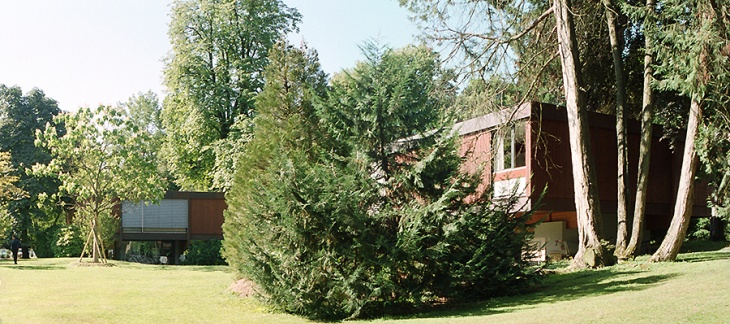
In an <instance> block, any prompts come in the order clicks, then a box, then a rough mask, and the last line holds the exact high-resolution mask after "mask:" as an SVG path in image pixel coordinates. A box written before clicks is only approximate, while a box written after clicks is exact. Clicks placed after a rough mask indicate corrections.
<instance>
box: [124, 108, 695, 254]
mask: <svg viewBox="0 0 730 324" xmlns="http://www.w3.org/2000/svg"><path fill="white" fill-rule="evenodd" d="M588 123H589V125H590V134H591V147H592V154H593V160H594V163H595V167H596V168H595V171H596V178H597V179H596V181H597V182H598V191H599V196H600V204H601V214H602V216H603V219H602V220H603V222H602V223H603V237H604V238H606V239H608V240H609V241H615V238H616V207H617V198H616V195H617V194H616V191H617V180H616V178H617V171H616V168H617V167H616V161H617V158H616V156H617V153H616V151H617V149H616V130H615V116H611V115H604V114H598V113H590V114H589V116H588ZM654 127H655V129H654V131H653V134H654V138H653V143H652V155H651V162H650V173H649V195H648V197H647V202H646V216H645V233H644V240H645V241H649V240H650V239H651V238H652V237H655V238H656V239H657V240H660V239H661V236H660V235H662V234H663V233H665V232H666V230H667V229H668V228H669V223H670V222H671V218H672V213H673V207H674V201H675V196H676V192H677V185H678V179H679V174H680V168H681V164H682V156H681V154H682V150H683V142H682V141H681V140H678V141H677V142H676V143H674V145H675V146H676V147H675V148H674V149H672V148H671V147H670V144H669V142H668V141H663V140H660V138H661V135H662V131H661V129H660V127H659V126H657V125H655V126H654ZM455 129H456V130H457V131H458V132H459V136H460V137H461V139H462V143H461V152H460V153H461V154H462V155H463V156H465V157H466V162H465V165H464V168H465V169H466V170H468V171H471V172H474V171H477V170H480V169H481V170H482V171H483V182H484V183H485V184H489V183H491V182H492V181H494V183H493V189H494V195H495V197H497V198H498V197H500V196H503V195H507V194H511V193H512V192H513V190H516V192H517V193H518V194H519V195H520V199H521V202H522V203H523V204H521V205H522V206H523V208H525V209H524V210H528V209H535V210H536V212H535V217H534V220H538V219H539V220H542V222H541V223H540V224H539V225H538V226H537V227H536V229H535V240H536V241H537V242H538V243H540V244H542V245H544V246H545V249H544V252H545V255H548V254H560V255H572V254H574V253H575V252H576V250H577V245H578V230H577V225H578V224H577V221H576V212H575V202H574V194H573V176H572V169H571V158H570V146H569V143H568V118H567V113H566V111H565V108H562V107H556V106H554V105H547V104H540V103H535V102H531V103H525V104H522V105H520V106H518V107H516V108H515V109H509V110H504V111H501V112H496V113H492V114H487V115H484V116H480V117H477V118H473V119H470V120H467V121H463V122H460V123H458V124H456V125H455ZM627 133H628V151H629V192H630V193H631V194H632V195H633V193H635V191H636V173H637V171H636V169H637V164H638V155H639V153H638V152H639V135H640V124H639V122H637V121H633V120H629V121H627ZM679 137H681V138H683V136H682V135H681V134H680V136H679ZM544 188H547V191H546V194H545V196H544V197H543V199H542V201H541V203H540V204H539V205H537V201H538V198H539V196H540V194H541V193H542V191H543V189H544ZM707 196H708V189H707V186H706V185H705V184H704V183H702V182H698V185H697V186H696V188H695V201H694V208H693V216H695V217H707V216H709V215H710V210H709V208H708V207H707V203H706V200H707V199H706V198H707ZM629 201H631V198H630V199H629ZM121 209H122V210H121V215H122V221H121V223H122V226H121V229H120V231H119V235H118V240H117V244H116V247H115V254H114V255H115V258H116V259H124V256H125V253H126V251H127V250H128V248H129V246H130V242H133V241H154V242H158V246H159V254H160V255H165V256H168V260H170V261H169V262H170V263H175V262H176V261H177V260H178V258H179V256H180V254H181V253H182V252H183V251H185V250H186V249H187V247H188V246H189V245H190V242H191V241H193V240H208V239H223V234H222V229H221V226H222V224H223V211H224V210H225V209H226V203H225V198H224V195H223V193H200V192H169V193H167V194H166V195H165V198H164V199H163V200H162V201H161V202H160V204H159V205H145V204H136V205H135V204H132V203H129V202H123V203H122V208H121ZM631 210H633V209H632V208H631ZM628 227H629V228H630V224H629V225H628ZM647 245H648V244H643V246H644V247H646V246H647Z"/></svg>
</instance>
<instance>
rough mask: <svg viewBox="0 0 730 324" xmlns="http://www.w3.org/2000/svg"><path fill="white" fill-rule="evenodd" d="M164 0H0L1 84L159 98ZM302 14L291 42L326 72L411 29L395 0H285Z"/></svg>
mask: <svg viewBox="0 0 730 324" xmlns="http://www.w3.org/2000/svg"><path fill="white" fill-rule="evenodd" d="M170 3H171V1H169V0H167V1H163V0H126V1H121V0H116V1H112V0H109V1H98V0H65V1H57V0H32V1H25V0H2V1H0V84H5V85H6V86H15V85H17V86H20V87H21V88H22V89H23V92H24V93H27V92H28V91H30V90H31V89H32V88H39V89H41V90H43V91H44V92H45V94H46V96H48V97H50V98H53V99H55V100H57V101H58V104H59V107H60V108H61V109H63V110H66V111H75V110H77V109H78V108H79V107H84V106H90V107H94V106H97V105H99V104H104V105H113V104H117V103H119V102H125V101H127V99H129V97H131V96H132V95H134V94H137V93H139V92H146V91H148V90H151V91H153V92H155V93H157V94H158V96H159V97H160V99H162V98H163V97H164V87H163V86H162V71H163V69H164V63H163V60H164V58H165V57H167V55H168V54H169V52H170V49H171V47H170V43H169V39H168V36H167V30H168V24H169V21H170V17H169V12H170ZM284 3H286V4H287V5H288V6H290V7H295V8H297V9H298V10H299V12H300V13H301V14H302V23H301V24H300V25H299V27H300V32H299V34H296V35H289V40H290V41H291V42H292V43H294V44H299V43H300V42H301V41H303V40H304V41H306V42H307V44H308V46H309V47H310V48H314V49H316V50H317V51H318V53H319V58H320V63H321V64H322V68H323V69H324V71H325V72H327V73H330V74H331V73H333V72H337V71H340V70H341V69H343V68H350V67H353V66H354V65H355V62H356V61H358V60H361V59H362V54H361V52H360V49H359V46H360V45H362V44H363V43H364V42H366V41H368V40H377V41H378V42H380V43H382V44H387V45H389V46H391V47H394V48H397V47H402V46H405V45H407V44H409V43H413V42H415V35H416V34H417V33H418V30H417V28H416V26H415V24H413V23H412V22H411V21H410V20H409V19H408V12H407V11H406V10H405V9H403V8H400V7H399V6H398V0H284Z"/></svg>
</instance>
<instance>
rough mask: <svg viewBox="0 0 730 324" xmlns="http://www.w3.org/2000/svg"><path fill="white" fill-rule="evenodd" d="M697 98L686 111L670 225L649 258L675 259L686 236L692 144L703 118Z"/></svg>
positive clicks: (694, 165)
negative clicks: (684, 137) (685, 131)
mask: <svg viewBox="0 0 730 324" xmlns="http://www.w3.org/2000/svg"><path fill="white" fill-rule="evenodd" d="M698 100H699V99H697V98H694V97H693V98H692V105H691V107H690V111H689V121H688V122H687V138H686V139H685V141H684V155H683V157H682V171H681V173H680V176H679V188H678V189H677V201H676V203H675V205H674V216H673V217H672V223H671V224H670V225H669V230H668V231H667V236H665V237H664V241H662V244H661V245H660V246H659V249H658V250H657V251H656V252H655V253H654V255H652V256H651V259H650V261H652V262H661V261H674V260H675V259H676V258H677V254H678V253H679V248H681V247H682V243H683V242H684V238H685V237H686V236H687V227H689V220H690V217H691V216H692V204H693V199H694V184H695V172H696V171H697V162H698V160H699V158H698V157H697V149H696V147H695V136H696V134H697V128H698V126H699V124H700V118H702V106H701V105H700V103H699V102H698Z"/></svg>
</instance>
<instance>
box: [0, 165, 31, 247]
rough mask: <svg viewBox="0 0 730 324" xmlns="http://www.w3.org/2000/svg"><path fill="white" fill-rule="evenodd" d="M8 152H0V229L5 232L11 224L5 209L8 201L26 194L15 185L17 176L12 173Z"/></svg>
mask: <svg viewBox="0 0 730 324" xmlns="http://www.w3.org/2000/svg"><path fill="white" fill-rule="evenodd" d="M14 171H15V169H13V167H12V162H11V157H10V153H8V152H0V230H2V232H3V233H5V232H7V231H8V230H9V229H10V227H11V226H12V220H11V219H10V215H9V214H8V211H7V204H8V202H9V201H13V200H18V199H21V198H24V197H25V196H26V195H27V194H26V192H25V191H23V190H22V189H20V188H18V187H16V186H15V183H16V182H18V180H19V177H18V176H16V175H13V173H14Z"/></svg>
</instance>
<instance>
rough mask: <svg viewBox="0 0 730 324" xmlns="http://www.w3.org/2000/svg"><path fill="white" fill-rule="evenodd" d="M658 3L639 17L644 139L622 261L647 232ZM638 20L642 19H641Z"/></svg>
mask: <svg viewBox="0 0 730 324" xmlns="http://www.w3.org/2000/svg"><path fill="white" fill-rule="evenodd" d="M654 10H655V2H654V0H647V1H646V5H645V7H644V11H643V12H641V14H640V15H639V16H640V17H643V18H644V19H643V21H644V26H645V28H644V29H645V31H649V32H648V33H647V32H645V33H644V86H643V93H642V108H641V139H640V142H639V164H638V171H637V180H636V195H635V197H636V201H635V203H634V213H633V216H634V219H633V221H632V226H631V237H630V239H629V243H628V245H627V246H626V249H625V250H624V251H623V253H621V252H622V251H621V250H620V249H618V248H617V252H618V257H619V258H628V257H631V256H634V255H636V253H637V251H639V250H641V242H642V240H643V232H644V216H645V215H644V213H645V209H646V198H647V196H648V188H649V161H650V159H651V143H652V132H653V127H654V126H653V115H654V114H653V112H654V91H653V89H652V82H653V79H654V67H653V64H654V56H653V55H654V54H653V50H652V41H653V38H652V33H651V30H652V28H653V26H654V22H655V16H654V15H655V14H654ZM637 20H638V19H637Z"/></svg>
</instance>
